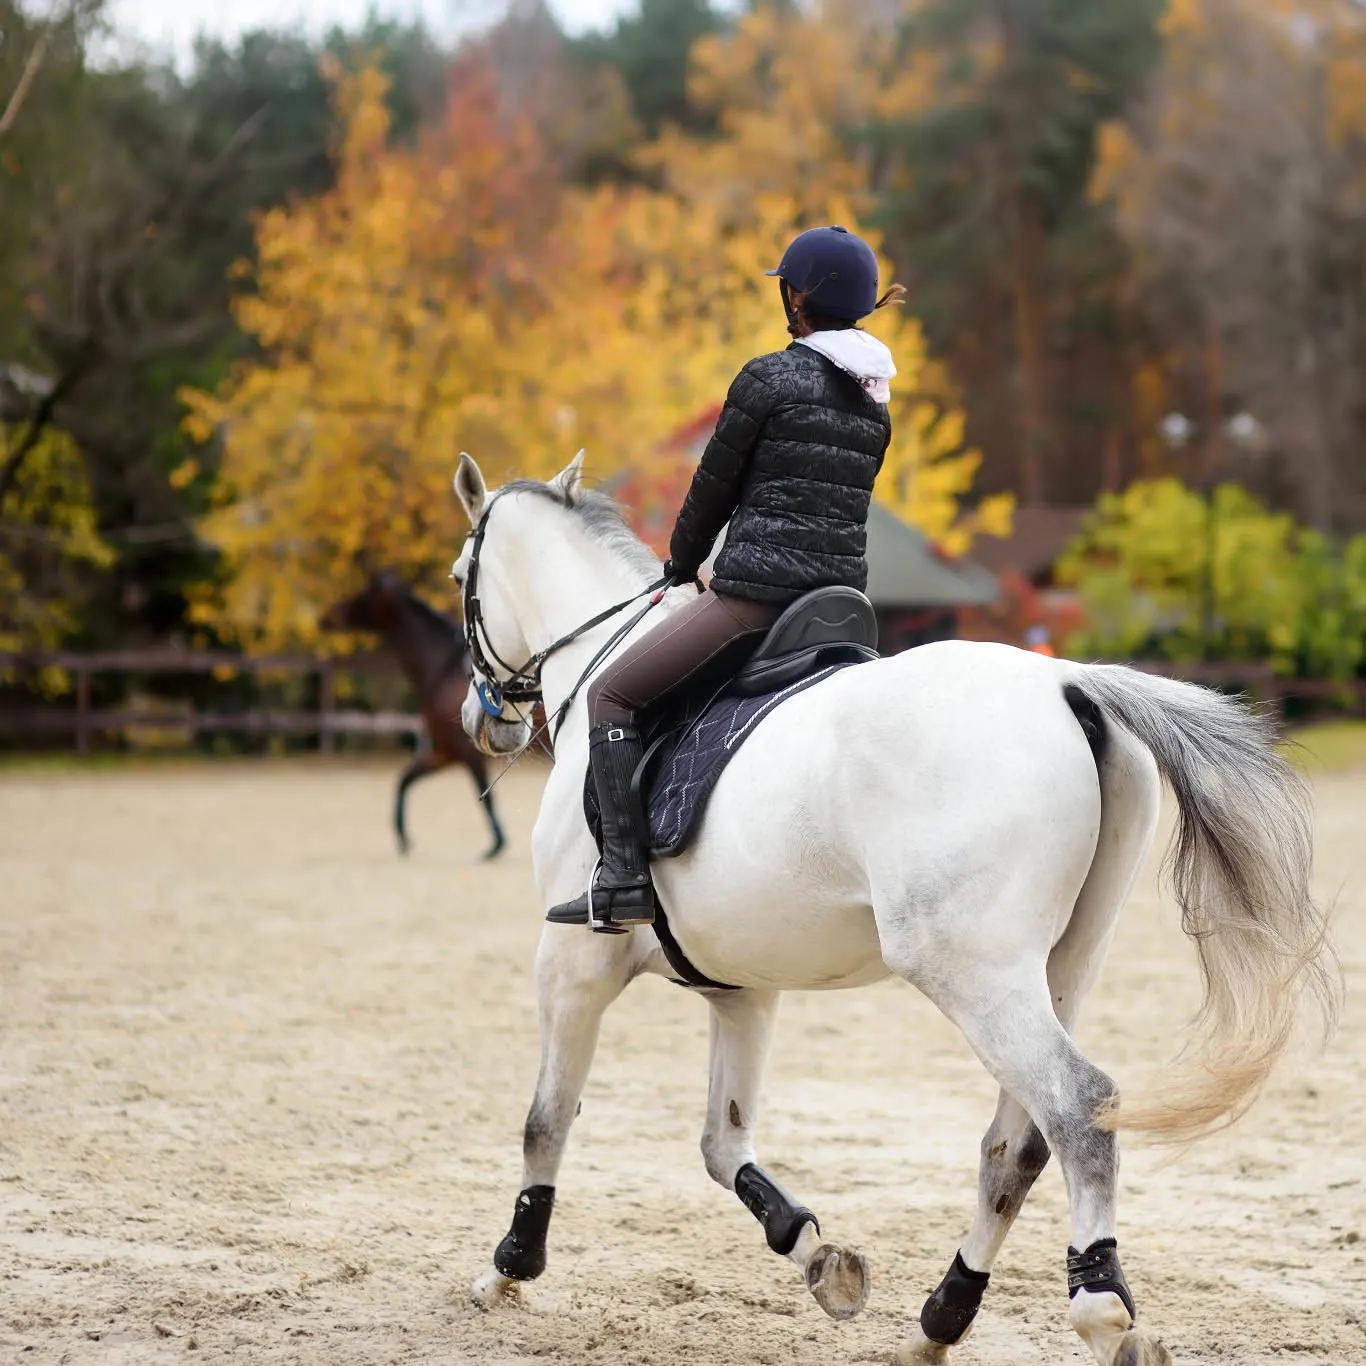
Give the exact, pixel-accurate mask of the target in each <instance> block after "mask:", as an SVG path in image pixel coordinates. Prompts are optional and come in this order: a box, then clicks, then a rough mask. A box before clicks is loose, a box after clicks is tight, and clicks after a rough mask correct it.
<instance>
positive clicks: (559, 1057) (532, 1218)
mask: <svg viewBox="0 0 1366 1366" xmlns="http://www.w3.org/2000/svg"><path fill="white" fill-rule="evenodd" d="M633 937H634V936H630V935H624V936H622V937H621V938H620V939H618V938H615V937H609V936H606V935H596V934H595V935H587V934H583V933H582V932H581V931H580V932H579V933H578V934H577V935H575V932H574V931H573V930H572V929H566V928H563V927H559V926H551V927H548V928H547V929H546V931H545V933H544V934H543V935H542V937H541V945H540V949H539V951H538V953H537V955H536V993H537V998H538V1001H539V1003H540V1016H541V1067H540V1071H539V1073H538V1074H537V1077H536V1094H535V1096H534V1097H533V1098H532V1102H531V1109H530V1110H529V1111H528V1113H527V1117H526V1128H525V1130H524V1132H523V1136H522V1189H521V1193H520V1194H519V1195H518V1196H517V1204H516V1206H515V1208H514V1210H513V1215H512V1226H511V1228H509V1230H508V1232H507V1236H506V1237H504V1239H503V1241H502V1242H501V1243H499V1244H498V1247H497V1250H496V1251H495V1252H494V1254H493V1265H492V1266H491V1267H490V1268H489V1269H488V1270H487V1271H486V1272H484V1274H483V1275H482V1276H480V1278H479V1279H478V1280H477V1281H476V1282H475V1284H474V1290H473V1294H474V1298H475V1300H476V1301H477V1302H478V1303H480V1304H482V1305H484V1306H485V1307H492V1306H493V1305H495V1304H498V1303H500V1302H502V1301H505V1300H508V1299H515V1298H516V1297H517V1294H518V1287H519V1285H520V1283H521V1282H522V1281H533V1280H535V1279H536V1277H537V1276H539V1275H540V1274H541V1273H542V1272H543V1271H544V1270H545V1263H546V1253H545V1247H546V1235H547V1233H548V1232H549V1229H550V1215H551V1211H552V1209H553V1208H554V1204H555V1179H556V1176H557V1175H558V1173H559V1170H560V1160H561V1159H562V1158H563V1156H564V1149H565V1144H566V1142H567V1141H568V1138H569V1129H570V1126H571V1125H572V1124H573V1122H574V1119H575V1117H576V1116H577V1114H578V1111H579V1098H580V1097H581V1096H582V1094H583V1088H584V1084H585V1083H586V1082H587V1080H588V1072H589V1069H590V1068H591V1067H592V1064H593V1054H594V1051H595V1050H596V1048H597V1043H598V1028H599V1026H600V1025H601V1023H602V1016H603V1012H604V1011H605V1010H606V1009H607V1007H608V1006H609V1005H611V1004H612V1002H613V1001H615V1000H616V998H617V997H618V996H619V995H620V994H621V992H622V990H623V988H624V987H625V986H626V983H627V982H628V981H629V980H630V975H631V966H630V953H631V951H632V945H631V944H630V940H631V939H632V938H633ZM623 941H625V942H623Z"/></svg>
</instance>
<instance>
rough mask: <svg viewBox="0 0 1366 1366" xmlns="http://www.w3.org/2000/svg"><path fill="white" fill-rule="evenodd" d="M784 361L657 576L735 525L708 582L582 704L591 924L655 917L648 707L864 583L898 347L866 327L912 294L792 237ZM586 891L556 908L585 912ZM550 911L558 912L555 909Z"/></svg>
mask: <svg viewBox="0 0 1366 1366" xmlns="http://www.w3.org/2000/svg"><path fill="white" fill-rule="evenodd" d="M767 273H768V274H769V275H776V276H777V277H778V282H779V288H780V290H781V292H782V300H783V308H784V310H785V312H786V314H787V322H788V329H787V330H788V332H789V333H790V334H791V335H792V337H794V338H795V340H794V341H793V342H792V344H791V345H790V346H788V348H787V349H786V350H785V351H778V352H775V353H773V354H771V355H766V356H759V357H758V358H757V359H755V360H752V361H750V362H749V364H748V365H746V366H745V368H744V369H743V370H741V371H740V373H739V375H737V376H736V378H735V381H734V382H733V383H732V384H731V386H730V392H729V393H728V394H727V395H726V402H725V406H724V407H723V408H722V410H721V415H720V417H719V419H718V420H717V424H716V430H715V433H714V434H713V435H712V438H711V440H710V441H709V442H708V443H707V448H706V450H705V451H704V452H703V454H702V460H701V463H700V464H699V465H698V468H697V472H696V474H695V475H694V476H693V480H692V485H691V487H690V488H689V489H688V495H687V497H686V498H685V499H684V502H683V508H682V511H681V512H680V513H679V514H678V521H677V523H676V524H675V526H674V531H673V538H672V540H671V541H670V545H669V559H668V560H667V562H666V563H665V565H664V572H665V574H666V575H667V576H668V578H669V579H670V580H671V581H672V582H673V583H674V584H685V583H691V582H692V581H694V580H695V579H696V577H697V572H698V569H699V568H700V566H701V565H702V563H703V561H704V560H706V558H707V556H708V554H710V552H711V548H712V543H713V542H714V541H715V539H716V536H717V534H718V533H719V532H720V530H721V528H722V527H723V526H725V525H726V523H727V522H729V523H730V530H729V531H728V533H727V535H726V540H725V544H724V546H723V547H722V549H721V551H720V554H719V555H718V556H717V558H716V562H715V569H714V572H713V574H712V579H711V587H710V588H709V589H707V591H705V592H703V593H701V594H700V595H699V596H698V598H697V600H696V601H695V602H692V603H689V605H688V606H687V607H685V608H683V610H682V611H679V612H675V613H672V614H671V615H670V616H669V617H668V619H667V620H665V621H663V622H661V623H660V624H659V625H658V626H657V627H655V628H654V629H653V630H652V631H650V632H649V633H648V634H647V635H645V636H643V637H642V638H641V639H640V640H639V641H637V642H636V643H635V644H634V645H633V646H632V647H631V648H630V649H628V650H626V651H624V652H623V653H622V654H621V655H620V656H619V657H618V658H617V659H616V660H614V661H613V662H612V663H611V664H610V665H609V666H608V667H607V668H605V669H604V670H603V671H602V673H601V674H599V675H598V677H597V678H596V679H595V680H594V682H593V684H592V686H591V688H590V689H589V693H588V715H589V722H590V724H591V727H592V729H591V730H590V732H589V739H588V754H589V759H590V762H591V765H592V769H593V779H594V783H595V785H596V788H597V794H598V803H599V806H600V809H601V811H602V862H601V865H600V866H599V869H598V873H597V877H596V879H595V881H594V884H593V889H592V893H591V896H592V906H591V911H592V915H591V921H592V923H593V924H594V925H595V926H597V927H598V928H600V929H604V930H613V929H624V928H626V927H628V926H631V925H648V924H650V923H651V922H652V921H653V920H654V912H655V895H654V888H653V886H652V885H651V882H650V871H649V870H650V859H649V845H648V840H647V839H646V838H644V836H645V834H646V832H644V831H641V830H638V828H637V822H636V820H635V818H634V816H633V814H632V812H631V802H630V791H631V778H632V775H633V774H634V772H635V769H636V766H637V765H638V764H639V763H640V760H641V758H642V755H643V750H642V746H641V739H640V732H639V730H638V729H637V726H636V718H637V716H638V715H639V714H640V712H641V711H643V710H644V709H645V708H646V707H648V706H650V705H651V704H653V703H655V702H658V701H660V700H661V699H662V698H664V697H665V696H666V695H667V694H669V693H671V692H673V691H674V690H676V689H678V688H681V687H683V686H684V685H686V684H687V683H689V682H691V681H692V680H694V679H695V678H697V677H698V676H699V675H700V674H702V673H703V672H704V671H706V670H710V669H712V668H715V667H716V666H717V665H718V663H720V662H722V661H723V660H725V659H727V658H728V657H733V656H734V655H735V653H736V647H738V646H739V645H740V644H748V645H750V646H751V647H752V646H754V645H756V644H757V643H758V640H759V639H760V638H761V637H762V635H763V633H764V632H765V631H767V629H768V628H769V627H770V626H771V625H772V624H773V622H774V621H775V620H776V618H777V617H778V615H779V613H780V612H781V611H782V609H783V608H784V607H786V606H787V605H788V604H789V603H791V602H793V601H795V600H796V599H797V598H799V597H801V596H802V595H803V594H804V593H808V592H810V591H811V590H813V589H816V588H824V587H826V586H829V585H845V586H848V587H851V588H857V589H860V590H862V589H863V588H864V586H865V585H866V584H867V582H868V565H867V561H866V559H865V557H864V551H865V545H866V541H867V520H868V504H869V501H870V499H871V497H872V492H873V481H874V479H875V478H876V477H877V473H878V470H879V469H880V468H881V466H882V460H883V456H884V455H885V453H886V450H887V444H888V442H889V441H890V439H891V431H892V427H891V419H890V417H889V415H888V412H887V403H888V400H889V399H890V397H891V391H890V388H889V386H888V381H889V380H891V379H892V377H893V376H894V375H895V374H896V366H895V365H893V364H892V356H891V352H889V351H888V349H887V348H886V346H884V345H883V344H882V342H880V341H878V340H877V339H876V338H875V337H871V336H869V335H868V333H866V332H863V331H861V330H860V329H859V328H858V327H857V323H858V321H859V319H860V318H864V317H866V316H867V315H868V314H870V313H872V312H873V310H874V309H875V308H881V307H882V306H883V305H884V304H887V303H894V302H899V301H900V300H901V298H902V297H903V296H904V293H905V291H904V290H903V289H902V288H901V286H900V285H893V286H892V287H891V288H890V289H889V290H888V291H887V292H886V294H884V295H883V296H882V297H881V298H879V297H878V278H877V259H876V257H875V256H874V255H873V252H872V249H871V248H870V247H869V246H868V244H867V243H866V242H864V241H862V240H861V239H860V238H858V237H856V236H854V234H853V233H851V232H849V231H848V230H847V229H845V228H842V227H824V228H811V229H809V230H808V231H806V232H804V233H802V234H801V235H800V236H799V237H797V238H796V239H795V240H794V241H793V242H792V244H791V245H790V246H789V247H788V249H787V251H786V252H784V254H783V259H782V261H781V263H780V264H779V266H778V268H777V269H776V270H771V271H769V272H767ZM588 898H589V894H587V893H585V895H583V896H581V897H579V898H578V899H577V901H575V902H572V903H570V904H569V905H568V906H566V907H560V908H557V911H559V912H561V913H566V912H567V913H569V914H571V915H573V914H575V913H577V916H582V915H583V913H584V912H585V911H587V910H588V909H590V908H589V904H588ZM552 914H554V913H552Z"/></svg>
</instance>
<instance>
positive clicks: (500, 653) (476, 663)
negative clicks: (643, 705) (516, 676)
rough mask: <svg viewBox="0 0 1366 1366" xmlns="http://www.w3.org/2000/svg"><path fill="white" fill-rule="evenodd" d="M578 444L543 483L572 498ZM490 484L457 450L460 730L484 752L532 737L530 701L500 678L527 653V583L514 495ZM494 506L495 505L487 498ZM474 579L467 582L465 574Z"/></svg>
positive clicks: (508, 749) (579, 464) (510, 750)
mask: <svg viewBox="0 0 1366 1366" xmlns="http://www.w3.org/2000/svg"><path fill="white" fill-rule="evenodd" d="M582 468H583V452H582V451H580V452H579V453H578V455H576V456H575V457H574V459H573V460H571V461H570V462H569V464H568V465H567V466H566V467H565V469H563V470H562V471H561V472H560V473H559V474H558V475H556V476H555V478H554V479H552V480H551V481H550V483H549V484H548V485H546V489H547V490H550V491H553V492H554V493H555V494H556V495H557V496H558V497H559V498H561V499H562V500H563V502H564V505H565V506H566V507H568V506H572V505H573V502H574V499H575V498H576V496H577V495H578V492H579V485H580V479H581V475H582ZM505 492H506V493H512V492H513V490H512V489H511V488H509V489H507V490H497V489H495V490H494V491H493V492H492V493H490V492H489V489H488V486H487V485H486V484H485V482H484V475H483V473H482V471H481V470H480V468H479V466H478V464H477V463H476V462H475V460H474V458H473V457H472V456H469V455H465V454H463V453H462V454H461V456H460V466H459V468H458V469H457V470H456V473H455V496H456V497H457V498H458V499H459V500H460V505H461V507H463V508H464V509H465V515H466V516H467V517H468V518H469V519H470V527H471V534H470V536H469V538H468V539H467V540H466V542H465V545H464V548H463V549H462V550H461V552H460V558H459V559H458V560H456V562H455V564H454V565H453V566H452V568H451V577H452V578H453V579H455V580H456V582H457V583H459V585H460V590H461V593H462V595H463V597H464V602H465V639H466V642H467V644H469V646H470V663H471V680H472V681H471V687H470V690H469V692H468V693H467V694H466V697H465V701H464V704H463V705H462V707H461V709H460V721H461V724H462V725H463V726H464V727H465V733H466V734H467V735H468V736H469V737H470V739H471V740H473V741H474V743H475V744H476V745H477V746H478V747H479V748H480V749H481V750H483V751H484V753H485V754H492V755H499V754H503V755H506V754H516V753H519V752H520V751H521V750H523V749H525V748H526V746H527V745H528V744H530V743H531V737H532V733H533V732H532V727H531V723H530V720H529V719H524V717H523V715H521V714H520V713H525V718H529V717H530V715H531V707H532V701H531V700H530V699H529V698H528V699H521V700H519V699H518V698H516V697H515V696H505V695H504V691H503V689H504V686H505V685H506V684H507V683H508V679H509V677H510V675H511V674H512V672H513V670H515V669H517V668H519V667H520V666H521V665H522V664H523V662H524V661H526V660H528V659H530V658H531V656H532V654H533V653H534V651H533V649H532V647H531V646H530V645H529V644H528V643H527V639H526V635H525V632H524V628H523V625H522V621H521V614H520V613H519V611H518V606H519V603H524V602H525V598H526V595H527V587H526V586H524V585H523V584H522V583H521V572H522V570H521V566H519V565H518V564H517V563H516V560H517V556H516V554H515V549H516V547H515V545H514V542H515V540H516V537H515V536H514V535H512V534H510V533H511V532H512V531H513V527H512V525H511V524H512V523H513V522H515V521H516V513H515V511H514V508H515V504H516V502H517V499H516V498H515V497H511V498H508V499H506V500H504V499H503V498H502V497H501V494H502V493H505ZM495 503H499V504H500V506H499V507H498V509H497V510H496V511H495V510H494V504H495ZM472 574H473V575H474V582H471V575H472Z"/></svg>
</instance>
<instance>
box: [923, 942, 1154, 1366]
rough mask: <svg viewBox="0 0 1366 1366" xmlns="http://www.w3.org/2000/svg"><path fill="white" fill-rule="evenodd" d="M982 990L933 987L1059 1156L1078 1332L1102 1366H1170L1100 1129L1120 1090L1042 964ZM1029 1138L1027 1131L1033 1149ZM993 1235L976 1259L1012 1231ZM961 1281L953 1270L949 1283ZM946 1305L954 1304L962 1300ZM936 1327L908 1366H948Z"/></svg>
mask: <svg viewBox="0 0 1366 1366" xmlns="http://www.w3.org/2000/svg"><path fill="white" fill-rule="evenodd" d="M1031 979H1032V980H1031ZM960 980H965V979H960ZM972 986H973V991H972V993H971V1000H968V999H965V998H964V996H963V995H962V994H960V992H959V990H958V989H957V988H946V989H942V990H934V989H933V988H927V994H929V995H931V996H932V998H933V999H934V1000H935V1001H936V1003H937V1004H938V1005H939V1006H940V1008H941V1009H943V1010H944V1012H945V1013H946V1014H947V1015H948V1016H949V1017H950V1018H951V1019H952V1020H953V1021H954V1022H955V1023H956V1024H957V1025H958V1026H959V1028H960V1029H962V1031H963V1033H964V1034H965V1035H966V1036H967V1039H968V1042H969V1043H970V1044H971V1045H972V1047H973V1049H974V1050H975V1051H976V1053H977V1055H978V1056H979V1057H980V1058H981V1059H982V1061H983V1062H984V1063H985V1064H986V1066H987V1068H988V1070H990V1071H991V1073H992V1074H993V1075H994V1076H995V1077H996V1079H997V1080H998V1081H999V1082H1000V1083H1001V1086H1002V1088H1003V1090H1005V1091H1006V1092H1007V1093H1008V1094H1009V1095H1011V1096H1012V1097H1014V1098H1015V1100H1017V1101H1018V1102H1019V1104H1020V1106H1021V1108H1022V1109H1023V1110H1024V1111H1026V1112H1027V1113H1028V1114H1029V1115H1030V1116H1031V1117H1032V1119H1033V1122H1034V1124H1035V1125H1037V1127H1038V1130H1039V1131H1040V1133H1041V1134H1042V1137H1043V1140H1044V1141H1045V1143H1046V1144H1047V1146H1048V1147H1049V1148H1050V1149H1052V1151H1053V1152H1054V1153H1055V1154H1056V1155H1057V1158H1058V1162H1059V1164H1060V1165H1061V1167H1062V1171H1063V1178H1064V1180H1065V1181H1066V1183H1067V1195H1068V1203H1069V1207H1070V1210H1071V1223H1072V1243H1073V1246H1072V1247H1071V1248H1069V1249H1068V1279H1069V1286H1070V1291H1071V1295H1072V1299H1071V1316H1072V1325H1073V1327H1074V1328H1075V1329H1076V1330H1077V1332H1078V1333H1079V1334H1080V1335H1081V1336H1082V1338H1083V1339H1084V1340H1085V1341H1086V1344H1087V1346H1088V1347H1090V1349H1091V1352H1092V1354H1093V1355H1094V1357H1095V1359H1096V1361H1097V1362H1098V1363H1100V1366H1161V1364H1162V1363H1169V1362H1170V1360H1171V1358H1170V1355H1169V1354H1168V1353H1167V1351H1166V1348H1165V1347H1162V1346H1161V1344H1159V1343H1158V1342H1157V1341H1156V1340H1155V1339H1152V1338H1150V1337H1148V1336H1147V1335H1146V1334H1144V1333H1142V1332H1141V1331H1139V1330H1137V1329H1136V1328H1134V1309H1133V1299H1132V1296H1131V1295H1130V1293H1129V1288H1128V1286H1127V1284H1126V1283H1125V1281H1124V1276H1123V1273H1122V1271H1121V1270H1120V1266H1119V1257H1118V1253H1117V1251H1116V1243H1115V1187H1116V1181H1117V1177H1118V1171H1119V1151H1118V1147H1117V1144H1116V1140H1115V1135H1114V1134H1113V1133H1112V1132H1110V1131H1108V1130H1105V1129H1102V1128H1099V1127H1097V1125H1096V1123H1095V1118H1096V1114H1097V1112H1098V1111H1099V1110H1100V1109H1101V1108H1102V1107H1103V1106H1105V1105H1106V1104H1107V1103H1108V1102H1110V1101H1111V1100H1112V1098H1113V1097H1114V1094H1115V1090H1114V1084H1113V1083H1112V1082H1111V1080H1110V1078H1109V1077H1107V1076H1106V1075H1105V1074H1104V1073H1103V1072H1102V1071H1100V1069H1099V1068H1097V1067H1095V1066H1094V1065H1093V1064H1092V1063H1090V1062H1089V1061H1088V1060H1087V1059H1086V1058H1085V1057H1083V1056H1082V1054H1081V1052H1080V1050H1079V1049H1078V1048H1077V1046H1076V1044H1075V1043H1074V1042H1073V1041H1072V1039H1071V1037H1070V1036H1069V1035H1068V1034H1067V1032H1066V1030H1064V1029H1063V1027H1062V1024H1061V1023H1060V1022H1059V1020H1058V1017H1057V1015H1056V1014H1055V1013H1054V1011H1053V1008H1052V1002H1051V1000H1050V996H1049V989H1048V984H1047V982H1046V980H1045V978H1044V972H1043V971H1042V965H1041V964H1040V965H1038V966H1037V967H1035V966H1031V965H1028V964H1020V965H1018V966H1017V967H1016V968H1014V969H1013V970H1009V971H1007V970H1005V969H1001V970H998V972H997V973H995V974H992V976H991V977H979V978H977V980H975V981H974V982H973V983H972ZM1028 1133H1029V1130H1028V1129H1027V1128H1023V1129H1022V1132H1021V1142H1022V1144H1024V1145H1025V1147H1026V1151H1027V1144H1028V1138H1027V1136H1028ZM1007 1151H1008V1149H1007ZM1041 1156H1042V1150H1041V1149H1036V1156H1035V1159H1034V1164H1037V1165H1039V1166H1041V1165H1042V1162H1041V1160H1040V1158H1041ZM986 1160H987V1159H986V1157H985V1156H984V1163H985V1162H986ZM1018 1161H1019V1159H1018V1158H1017V1163H1018ZM1019 1199H1021V1200H1022V1199H1023V1195H1020V1197H1019ZM1006 1208H1007V1210H1008V1209H1009V1200H1008V1201H1007V1206H1006ZM1016 1208H1017V1209H1018V1204H1017V1205H1016ZM984 1232H985V1236H984V1239H983V1243H982V1246H981V1248H980V1250H979V1249H974V1250H973V1251H974V1255H979V1256H982V1255H985V1253H986V1252H989V1251H991V1243H992V1242H993V1241H994V1242H995V1245H996V1247H998V1248H999V1245H1000V1241H1001V1240H1002V1239H1004V1236H1005V1226H998V1227H997V1228H996V1229H995V1230H992V1229H990V1228H989V1227H987V1228H986V1229H985V1230H984ZM970 1241H971V1239H970ZM1078 1248H1080V1249H1081V1252H1077V1251H1076V1249H1078ZM993 1255H994V1253H993ZM955 1266H957V1263H955ZM951 1279H953V1272H950V1275H949V1277H946V1281H949V1280H951ZM942 1289H943V1287H941V1290H942ZM938 1293H940V1292H936V1294H938ZM943 1298H944V1300H945V1302H946V1304H948V1303H949V1302H951V1301H952V1299H953V1298H954V1297H953V1296H952V1295H945V1296H944V1297H943ZM933 1303H934V1301H933V1298H932V1300H931V1304H933ZM969 1319H970V1315H969ZM934 1321H935V1320H934V1316H933V1314H931V1317H930V1323H929V1324H927V1323H926V1321H925V1319H924V1318H923V1317H922V1320H921V1322H922V1333H921V1335H920V1336H919V1337H918V1338H917V1340H916V1342H915V1343H913V1344H911V1345H910V1346H909V1347H908V1348H907V1349H905V1350H904V1351H903V1353H902V1356H901V1360H902V1361H903V1362H906V1363H911V1362H915V1363H921V1362H924V1363H932V1362H942V1361H946V1360H947V1355H946V1348H945V1347H944V1346H943V1345H942V1344H940V1343H936V1342H934V1341H933V1333H932V1332H931V1331H930V1325H931V1324H933V1323H934ZM964 1331H965V1330H964ZM927 1335H928V1338H929V1340H928V1341H927V1340H926V1337H927ZM960 1336H961V1334H960Z"/></svg>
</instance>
